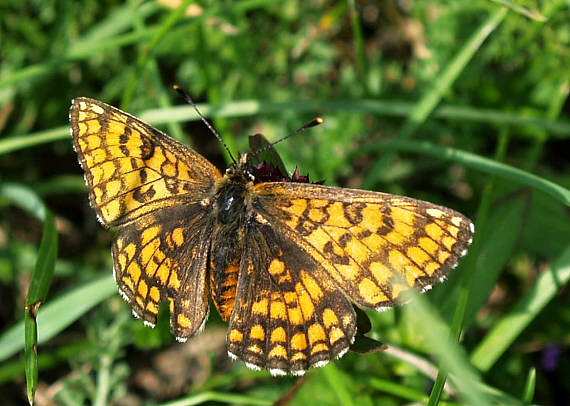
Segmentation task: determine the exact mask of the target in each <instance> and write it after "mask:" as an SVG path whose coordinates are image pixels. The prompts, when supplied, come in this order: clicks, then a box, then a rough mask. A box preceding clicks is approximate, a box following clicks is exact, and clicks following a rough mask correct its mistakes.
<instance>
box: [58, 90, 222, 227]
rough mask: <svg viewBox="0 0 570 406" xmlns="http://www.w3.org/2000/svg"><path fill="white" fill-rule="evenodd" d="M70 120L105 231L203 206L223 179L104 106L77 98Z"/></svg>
mask: <svg viewBox="0 0 570 406" xmlns="http://www.w3.org/2000/svg"><path fill="white" fill-rule="evenodd" d="M69 116H70V121H71V134H72V136H73V145H74V147H75V150H76V151H77V154H78V155H79V162H80V163H81V166H82V167H83V170H84V171H85V179H86V181H87V185H88V187H89V197H90V200H91V205H92V206H93V208H94V209H95V211H96V212H97V216H98V218H99V220H100V221H101V223H103V224H104V225H106V226H117V225H121V224H125V223H128V222H129V221H132V220H135V219H137V218H138V217H140V216H142V215H144V214H147V213H150V212H152V211H155V210H157V209H160V208H164V207H172V206H175V205H177V204H180V203H182V202H184V203H185V202H188V201H189V200H190V201H199V200H201V199H202V198H204V197H205V196H206V194H207V193H208V191H210V190H211V188H212V185H213V183H214V182H215V181H217V180H219V179H220V178H221V175H220V173H219V171H218V170H217V169H216V167H214V166H213V165H212V164H211V163H209V162H208V161H207V160H206V159H205V158H204V157H202V156H201V155H200V154H198V153H196V152H195V151H193V150H192V149H190V148H188V147H186V146H184V145H182V144H180V143H179V142H177V141H175V140H174V139H172V138H170V137H168V136H167V135H166V134H164V133H163V132H161V131H159V130H157V129H155V128H153V127H151V126H150V125H148V124H146V123H144V122H142V121H141V120H139V119H137V118H135V117H133V116H131V115H130V114H127V113H125V112H123V111H121V110H119V109H116V108H114V107H112V106H109V105H107V104H105V103H102V102H100V101H97V100H94V99H89V98H85V97H79V98H76V99H74V100H73V102H72V105H71V110H70V113H69Z"/></svg>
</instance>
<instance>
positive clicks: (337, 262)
mask: <svg viewBox="0 0 570 406" xmlns="http://www.w3.org/2000/svg"><path fill="white" fill-rule="evenodd" d="M254 195H255V201H254V202H253V206H254V210H255V211H256V212H257V213H258V215H259V216H261V217H262V218H264V219H265V221H267V222H268V223H270V224H271V225H272V226H273V227H274V229H275V230H278V231H279V233H281V234H282V235H283V237H284V238H287V239H290V240H291V241H293V242H294V243H295V244H296V245H297V246H298V247H299V248H300V249H301V250H302V251H303V252H305V253H307V254H308V255H309V256H311V257H312V258H313V259H314V261H315V262H316V263H317V264H320V265H321V267H322V269H323V270H324V272H325V273H326V274H327V277H328V278H327V280H330V281H331V282H334V284H335V285H336V286H337V287H338V288H340V289H341V290H342V291H343V292H344V293H345V294H346V295H347V296H348V297H350V299H351V300H352V301H354V302H355V303H356V304H359V305H361V306H366V307H374V308H377V309H383V308H385V307H388V306H393V305H395V304H396V303H397V300H398V298H399V297H400V295H401V294H402V292H403V291H405V290H407V289H409V288H410V287H417V288H420V289H422V290H426V289H429V288H430V287H431V286H432V284H434V283H436V282H438V281H440V280H441V279H443V277H444V276H445V275H446V274H447V273H448V272H449V270H450V269H452V268H454V267H455V266H456V265H457V263H458V262H459V259H460V258H461V257H462V256H463V255H465V253H466V252H467V247H468V246H469V244H470V243H471V241H472V236H473V232H474V227H473V223H471V221H469V219H467V218H466V217H465V216H463V215H462V214H460V213H458V212H456V211H453V210H451V209H448V208H445V207H441V206H436V205H434V204H431V203H428V202H423V201H420V200H414V199H410V198H406V197H400V196H394V195H389V194H384V193H378V192H368V191H363V190H352V189H343V188H336V187H328V186H322V185H315V184H300V183H260V184H258V185H256V186H255V187H254Z"/></svg>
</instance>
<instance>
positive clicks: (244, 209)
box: [70, 97, 474, 375]
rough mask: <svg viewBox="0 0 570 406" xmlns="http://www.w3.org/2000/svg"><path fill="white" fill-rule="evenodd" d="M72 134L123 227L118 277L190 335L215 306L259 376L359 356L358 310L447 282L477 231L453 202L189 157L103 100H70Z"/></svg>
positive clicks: (233, 347) (100, 198)
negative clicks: (355, 345) (355, 348)
mask: <svg viewBox="0 0 570 406" xmlns="http://www.w3.org/2000/svg"><path fill="white" fill-rule="evenodd" d="M70 120H71V133H72V136H73V143H74V146H75V150H76V151H77V154H78V155H79V161H80V163H81V166H82V167H83V169H84V171H85V178H86V180H87V185H88V187H89V196H90V200H91V204H92V206H93V208H94V209H95V211H96V213H97V217H98V218H99V220H100V221H101V223H102V224H103V225H105V226H107V227H116V228H117V229H118V232H117V235H116V238H115V240H114V242H113V248H112V253H113V261H114V273H115V279H116V281H117V284H118V285H119V290H120V292H121V294H122V295H123V297H124V298H125V299H126V300H127V301H128V302H129V304H130V305H131V307H132V311H133V314H134V315H135V316H136V317H139V318H141V319H142V320H143V321H144V322H145V324H148V325H151V326H154V325H155V323H156V319H157V314H158V311H159V306H160V303H161V302H162V301H163V300H165V299H166V300H168V302H169V304H170V324H171V329H172V331H173V333H174V335H175V336H176V338H177V339H178V340H179V341H185V340H186V339H187V338H189V337H192V336H194V335H195V334H197V333H198V332H200V331H201V330H202V328H203V327H204V324H205V323H206V320H207V318H208V310H209V298H210V296H211V297H212V299H213V302H214V305H215V306H216V309H217V310H218V312H219V313H220V315H221V317H222V319H223V320H225V321H229V328H228V333H227V350H228V355H229V356H230V357H231V358H234V359H235V358H239V359H241V360H243V361H244V362H245V363H246V365H247V366H248V367H249V368H252V369H262V368H265V369H268V370H269V371H270V372H271V374H273V375H282V374H294V375H301V374H303V373H304V372H305V371H306V370H307V369H308V368H309V367H318V366H323V365H325V364H326V363H327V362H329V361H330V360H333V359H335V358H339V357H341V356H342V355H344V353H345V352H346V351H347V350H348V349H349V347H350V345H351V343H352V342H353V340H354V337H355V334H356V313H355V309H354V308H353V304H355V305H357V306H360V307H364V308H375V309H378V310H383V309H386V308H388V307H391V306H394V305H396V304H397V303H398V299H401V298H402V294H403V292H404V291H406V290H407V289H409V288H418V289H420V290H422V291H423V290H426V289H429V288H430V287H431V286H432V284H434V283H437V282H439V281H441V280H442V279H443V278H444V277H445V275H446V274H447V273H448V272H449V270H450V269H452V268H454V267H455V266H456V265H457V263H458V261H459V259H460V258H461V257H462V256H463V255H465V253H466V250H467V247H468V245H469V244H470V243H471V240H472V236H473V233H474V227H473V224H472V223H471V221H469V220H468V219H467V218H466V217H464V216H463V215H462V214H460V213H458V212H455V211H453V210H450V209H448V208H445V207H441V206H436V205H434V204H431V203H427V202H423V201H419V200H414V199H410V198H407V197H401V196H395V195H389V194H384V193H378V192H369V191H363V190H354V189H343V188H339V187H331V186H324V185H321V184H313V183H309V182H308V179H307V178H306V177H303V176H299V174H298V172H296V173H295V174H294V176H292V177H289V176H288V175H287V173H283V172H284V169H283V168H280V167H279V166H280V165H274V164H271V163H264V162H261V163H257V164H253V163H251V161H250V159H249V156H248V155H247V154H240V155H239V158H238V160H237V161H236V162H234V163H233V164H231V165H230V166H229V168H228V169H227V170H226V171H225V173H223V174H222V173H221V172H220V171H218V169H216V167H214V165H212V164H211V163H210V162H209V161H207V160H206V159H205V158H204V157H202V156H201V155H199V154H198V153H197V152H195V151H193V150H192V149H190V148H188V147H186V146H184V145H182V144H180V143H179V142H177V141H175V140H174V139H172V138H170V137H169V136H167V135H166V134H164V133H163V132H161V131H159V130H157V129H155V128H153V127H151V126H150V125H148V124H146V123H144V122H142V121H141V120H138V119H137V118H135V117H133V116H131V115H130V114H127V113H124V112H122V111H120V110H118V109H116V108H114V107H111V106H109V105H107V104H105V103H102V102H100V101H97V100H93V99H89V98H84V97H81V98H77V99H75V100H73V103H72V106H71V111H70Z"/></svg>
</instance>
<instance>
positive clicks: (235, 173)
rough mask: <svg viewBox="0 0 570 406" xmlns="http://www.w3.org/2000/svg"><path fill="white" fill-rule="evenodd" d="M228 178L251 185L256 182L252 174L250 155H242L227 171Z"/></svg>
mask: <svg viewBox="0 0 570 406" xmlns="http://www.w3.org/2000/svg"><path fill="white" fill-rule="evenodd" d="M226 176H227V177H228V178H229V179H230V180H232V181H238V182H240V183H249V182H253V181H254V180H255V177H254V176H253V174H252V173H251V165H250V159H249V154H247V153H240V154H239V155H238V159H237V161H236V162H234V163H232V164H231V165H230V166H228V169H226Z"/></svg>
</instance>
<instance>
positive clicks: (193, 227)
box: [112, 204, 212, 340]
mask: <svg viewBox="0 0 570 406" xmlns="http://www.w3.org/2000/svg"><path fill="white" fill-rule="evenodd" d="M211 230H212V225H211V221H210V217H209V216H208V215H207V213H205V209H204V208H203V207H202V206H201V205H199V204H193V205H183V206H176V207H170V208H165V209H162V210H159V211H156V212H153V213H150V214H147V215H145V216H143V217H142V218H140V219H139V221H137V222H134V223H131V224H128V225H126V226H123V227H122V228H121V229H120V230H119V232H118V235H117V237H116V238H115V241H114V243H113V251H112V252H113V260H114V272H115V279H116V281H117V284H118V285H119V290H120V291H121V293H122V295H123V296H124V297H125V299H126V300H127V301H128V302H129V303H130V304H131V307H132V310H133V314H134V315H135V316H137V317H139V318H141V319H142V320H143V321H145V322H146V324H150V325H155V324H156V316H157V314H158V310H159V306H160V303H161V302H162V301H163V300H165V299H168V301H169V304H170V317H171V323H170V324H171V328H172V331H173V333H174V334H175V336H176V337H177V338H178V339H179V340H185V339H186V338H188V337H190V336H192V335H194V334H195V333H196V332H198V331H199V330H200V329H201V328H202V327H203V325H204V323H205V321H206V316H207V314H208V298H209V285H208V283H207V280H206V275H207V265H208V264H207V260H208V254H209V250H210V236H211V232H212V231H211Z"/></svg>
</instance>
